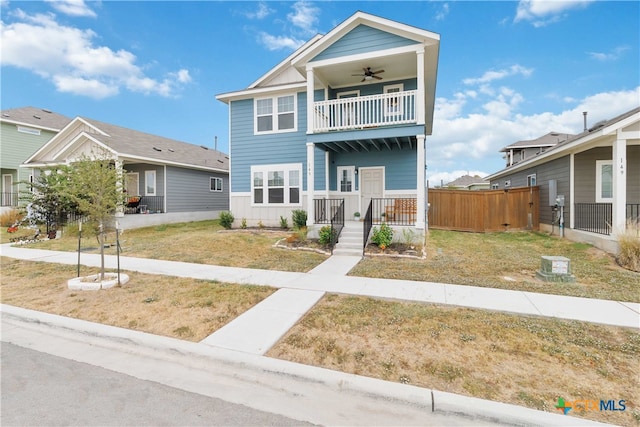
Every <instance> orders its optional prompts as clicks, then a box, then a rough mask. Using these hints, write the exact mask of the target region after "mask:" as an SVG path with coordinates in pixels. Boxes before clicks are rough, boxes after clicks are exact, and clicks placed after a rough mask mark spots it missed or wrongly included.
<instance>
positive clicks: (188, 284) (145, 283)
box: [0, 257, 275, 342]
mask: <svg viewBox="0 0 640 427" xmlns="http://www.w3.org/2000/svg"><path fill="white" fill-rule="evenodd" d="M1 262H2V279H1V282H0V291H1V300H2V303H3V304H10V305H15V306H18V307H23V308H28V309H31V310H38V311H43V312H46V313H51V314H57V315H60V316H67V317H73V318H76V319H83V320H88V321H90V322H97V323H102V324H105V325H111V326H118V327H121V328H127V329H134V330H137V331H142V332H148V333H151V334H157V335H164V336H168V337H173V338H180V339H184V340H188V341H196V342H197V341H201V340H203V339H204V338H206V337H207V336H209V335H210V334H212V333H213V332H215V331H216V330H218V329H219V328H221V327H222V326H224V325H225V324H227V323H229V321H231V320H233V319H234V318H235V317H237V316H238V315H240V314H242V313H243V312H245V311H246V310H248V309H250V308H251V307H253V306H254V305H256V304H257V303H259V302H260V301H262V300H263V299H264V298H266V297H268V296H269V295H271V294H272V293H273V292H275V289H274V288H269V287H260V286H248V285H236V284H225V283H219V282H216V281H207V280H195V279H185V278H178V277H169V276H157V275H153V274H143V273H137V272H127V274H128V275H129V277H130V280H129V283H127V284H126V285H124V286H122V287H117V286H116V287H114V288H111V289H109V290H105V291H97V292H96V291H72V290H69V288H68V287H67V280H68V279H70V278H73V277H76V267H75V266H69V265H60V264H50V263H44V262H32V261H21V260H15V259H11V258H6V257H2V258H1ZM97 272H98V269H95V268H94V269H90V268H87V267H83V268H82V269H81V272H80V273H81V275H89V274H94V273H97Z"/></svg>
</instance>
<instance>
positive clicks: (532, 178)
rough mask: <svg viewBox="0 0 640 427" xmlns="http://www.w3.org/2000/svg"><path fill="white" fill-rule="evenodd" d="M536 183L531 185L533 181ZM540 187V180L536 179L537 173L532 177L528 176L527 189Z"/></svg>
mask: <svg viewBox="0 0 640 427" xmlns="http://www.w3.org/2000/svg"><path fill="white" fill-rule="evenodd" d="M532 180H533V181H534V183H533V184H531V181H532ZM536 185H538V179H537V177H536V174H535V173H532V174H531V175H527V187H534V186H536Z"/></svg>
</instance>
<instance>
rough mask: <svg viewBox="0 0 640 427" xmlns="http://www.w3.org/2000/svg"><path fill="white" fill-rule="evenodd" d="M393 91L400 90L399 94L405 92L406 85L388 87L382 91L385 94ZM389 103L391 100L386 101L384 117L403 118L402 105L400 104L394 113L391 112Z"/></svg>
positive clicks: (399, 84)
mask: <svg viewBox="0 0 640 427" xmlns="http://www.w3.org/2000/svg"><path fill="white" fill-rule="evenodd" d="M392 89H399V90H398V92H404V84H403V83H398V84H395V85H386V86H384V87H383V88H382V91H383V92H384V93H389V91H390V90H392ZM389 101H390V100H389V99H387V100H385V106H384V115H385V116H401V115H402V113H403V111H402V103H399V104H398V105H397V107H396V109H395V110H394V111H391V108H390V104H389Z"/></svg>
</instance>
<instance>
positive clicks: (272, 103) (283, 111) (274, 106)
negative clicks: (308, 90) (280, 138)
mask: <svg viewBox="0 0 640 427" xmlns="http://www.w3.org/2000/svg"><path fill="white" fill-rule="evenodd" d="M296 107H297V105H296V96H295V95H285V96H278V97H275V98H262V99H256V100H255V112H256V115H255V123H254V126H255V133H257V134H259V133H273V132H291V131H295V130H296Z"/></svg>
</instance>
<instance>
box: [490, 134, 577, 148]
mask: <svg viewBox="0 0 640 427" xmlns="http://www.w3.org/2000/svg"><path fill="white" fill-rule="evenodd" d="M574 136H575V135H573V134H570V133H560V132H549V133H548V134H546V135H542V136H541V137H540V138H536V139H529V140H522V141H518V142H514V143H513V144H511V145H507V146H506V147H504V148H503V149H501V150H500V152H505V151H509V150H511V149H513V148H534V147H553V146H554V145H556V144H559V143H561V142H563V141H566V140H567V139H569V138H572V137H574Z"/></svg>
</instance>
